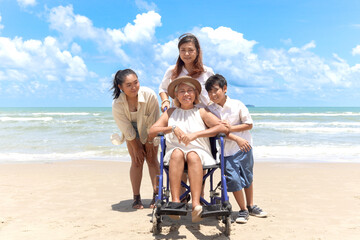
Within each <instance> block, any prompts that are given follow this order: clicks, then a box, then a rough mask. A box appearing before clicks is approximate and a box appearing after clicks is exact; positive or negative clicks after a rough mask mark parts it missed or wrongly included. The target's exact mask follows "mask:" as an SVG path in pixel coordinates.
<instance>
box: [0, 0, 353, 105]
mask: <svg viewBox="0 0 360 240" xmlns="http://www.w3.org/2000/svg"><path fill="white" fill-rule="evenodd" d="M359 12H360V1H357V0H346V1H334V0H327V1H322V0H321V1H320V0H294V1H287V0H273V1H267V0H262V1H260V0H241V1H235V0H233V1H219V0H216V1H215V0H214V1H213V0H207V1H200V0H199V1H189V0H182V1H180V0H163V1H153V2H152V1H145V0H135V1H130V0H104V1H95V0H77V1H67V0H62V1H58V0H51V1H50V0H0V107H71V106H74V107H81V106H85V107H93V106H94V107H107V106H111V101H112V97H111V92H110V91H109V88H110V85H111V81H112V77H113V75H114V73H115V72H116V71H117V70H118V69H124V68H132V69H134V70H135V71H136V72H137V73H138V75H139V79H140V83H141V85H143V86H148V87H150V88H152V89H154V90H155V91H156V92H157V91H158V86H159V84H160V82H161V79H162V77H163V75H164V73H165V70H166V69H167V68H168V67H169V66H170V65H172V64H174V63H175V61H176V58H177V55H178V52H177V38H178V37H179V36H180V35H181V34H183V33H185V32H191V33H193V34H195V35H196V36H198V38H199V40H200V43H201V47H202V49H203V61H204V63H205V65H207V66H209V67H211V68H213V70H214V71H215V72H216V73H220V74H222V75H224V76H225V78H227V80H228V84H229V86H230V87H229V92H228V94H229V96H230V97H232V98H237V99H240V100H241V101H243V102H244V103H245V104H254V105H256V106H360V15H359Z"/></svg>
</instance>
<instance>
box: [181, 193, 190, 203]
mask: <svg viewBox="0 0 360 240" xmlns="http://www.w3.org/2000/svg"><path fill="white" fill-rule="evenodd" d="M190 199H191V196H190V194H188V195H186V196H185V197H184V198H183V199H181V201H180V202H182V203H189V202H190Z"/></svg>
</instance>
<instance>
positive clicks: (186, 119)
mask: <svg viewBox="0 0 360 240" xmlns="http://www.w3.org/2000/svg"><path fill="white" fill-rule="evenodd" d="M200 92H201V85H200V83H199V82H198V81H197V80H196V79H193V78H191V77H188V76H184V77H180V78H177V79H175V80H174V81H172V82H171V83H170V85H169V87H168V94H169V95H170V97H172V98H173V99H174V100H173V101H174V104H175V106H176V108H170V109H168V110H167V111H166V112H164V113H163V114H162V116H161V117H160V118H159V120H158V121H157V122H155V123H154V125H153V126H152V127H151V128H150V131H149V137H150V138H154V137H156V136H157V134H158V133H163V134H166V154H165V156H164V160H163V161H164V164H165V165H168V166H169V178H170V191H171V196H172V202H175V203H180V190H181V177H182V174H183V172H184V168H185V164H187V171H188V176H189V182H190V191H191V196H192V221H193V222H198V221H200V220H201V213H202V209H203V208H202V206H201V203H200V196H201V192H202V184H203V166H205V165H211V164H215V159H214V157H213V156H212V155H211V150H210V143H209V137H212V136H215V135H217V134H218V133H228V129H227V128H226V127H225V125H223V124H221V122H220V121H219V119H218V118H217V117H216V116H215V115H213V114H212V113H211V112H209V111H207V110H205V109H203V108H200V109H199V108H197V107H195V104H197V103H198V102H199V94H200ZM170 217H171V218H172V219H180V216H179V215H170Z"/></svg>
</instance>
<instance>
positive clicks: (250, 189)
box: [244, 182, 254, 206]
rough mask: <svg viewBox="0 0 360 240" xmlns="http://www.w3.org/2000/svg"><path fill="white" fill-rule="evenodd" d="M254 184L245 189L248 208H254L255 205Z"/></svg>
mask: <svg viewBox="0 0 360 240" xmlns="http://www.w3.org/2000/svg"><path fill="white" fill-rule="evenodd" d="M253 185H254V184H253V182H252V183H251V184H250V187H248V188H244V191H245V197H246V205H247V206H253V205H254V202H253V201H254V197H253V196H254V190H253V189H254V188H253Z"/></svg>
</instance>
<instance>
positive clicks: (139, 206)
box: [132, 194, 144, 209]
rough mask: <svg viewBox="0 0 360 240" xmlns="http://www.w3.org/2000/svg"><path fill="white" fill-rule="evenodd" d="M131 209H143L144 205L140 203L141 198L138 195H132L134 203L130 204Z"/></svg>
mask: <svg viewBox="0 0 360 240" xmlns="http://www.w3.org/2000/svg"><path fill="white" fill-rule="evenodd" d="M132 208H133V209H143V208H144V205H143V204H142V202H141V197H140V194H139V195H134V202H133V204H132Z"/></svg>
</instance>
